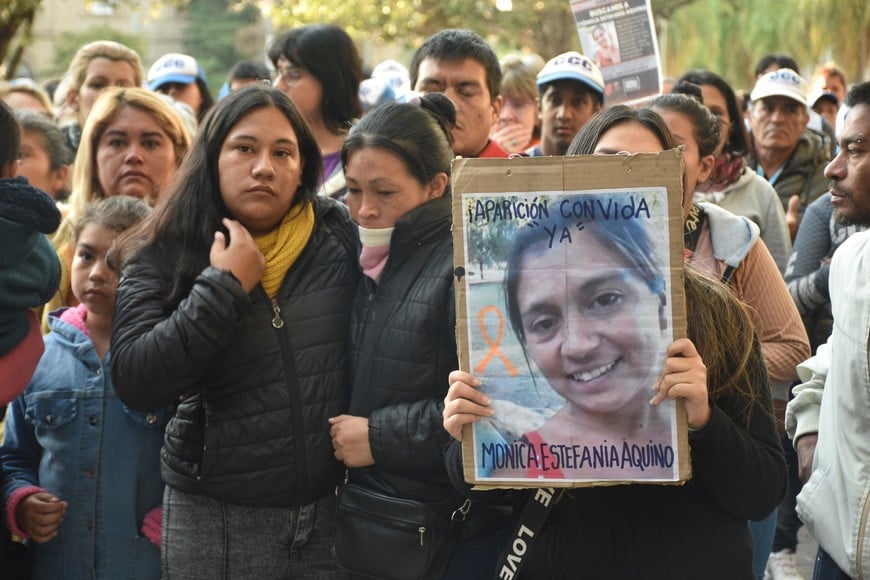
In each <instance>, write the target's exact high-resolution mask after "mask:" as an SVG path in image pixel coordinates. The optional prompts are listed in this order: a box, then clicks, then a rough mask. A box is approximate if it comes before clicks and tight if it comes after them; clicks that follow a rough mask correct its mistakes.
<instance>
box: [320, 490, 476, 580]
mask: <svg viewBox="0 0 870 580" xmlns="http://www.w3.org/2000/svg"><path fill="white" fill-rule="evenodd" d="M336 493H337V495H338V504H337V507H336V516H335V532H334V536H333V542H332V553H333V556H334V557H335V559H336V561H337V562H338V565H339V566H341V567H342V568H344V569H345V570H348V571H350V572H353V573H354V574H358V575H361V576H366V577H369V578H379V579H381V580H424V579H430V578H432V579H434V578H440V577H441V576H442V575H443V574H444V571H445V569H446V568H447V563H448V561H449V560H450V554H451V552H452V550H453V544H454V540H455V534H454V533H453V523H454V522H457V521H461V520H463V519H464V518H465V514H466V513H467V512H468V509H469V507H470V505H471V502H470V500H466V502H465V503H463V505H462V506H461V507H460V508H458V509H457V510H456V511H454V512H453V514H452V516H449V517H448V516H447V515H446V513H442V512H440V511H439V510H438V509H436V507H435V506H433V505H431V504H428V503H425V502H421V501H416V500H411V499H404V498H399V497H393V496H390V495H386V494H383V493H380V492H378V491H375V490H373V489H370V488H368V487H365V486H363V485H358V484H355V483H345V484H342V485H341V486H339V487H338V488H337V490H336Z"/></svg>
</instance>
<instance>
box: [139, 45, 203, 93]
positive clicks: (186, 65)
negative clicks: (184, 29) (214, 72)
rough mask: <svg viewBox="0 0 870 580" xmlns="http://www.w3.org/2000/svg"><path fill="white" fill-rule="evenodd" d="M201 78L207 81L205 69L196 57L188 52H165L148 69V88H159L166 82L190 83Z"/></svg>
mask: <svg viewBox="0 0 870 580" xmlns="http://www.w3.org/2000/svg"><path fill="white" fill-rule="evenodd" d="M197 78H199V79H201V80H202V81H203V82H205V71H203V70H202V67H200V66H199V65H198V64H197V62H196V59H195V58H193V57H192V56H188V55H186V54H179V53H176V52H170V53H169V54H164V55H163V56H161V57H160V58H158V59H157V61H156V62H155V63H154V64H152V65H151V68H150V69H148V88H149V89H151V90H152V91H155V90H157V89H158V88H160V87H161V86H162V85H165V84H166V83H181V84H185V85H187V84H190V83H192V82H194V81H196V79H197Z"/></svg>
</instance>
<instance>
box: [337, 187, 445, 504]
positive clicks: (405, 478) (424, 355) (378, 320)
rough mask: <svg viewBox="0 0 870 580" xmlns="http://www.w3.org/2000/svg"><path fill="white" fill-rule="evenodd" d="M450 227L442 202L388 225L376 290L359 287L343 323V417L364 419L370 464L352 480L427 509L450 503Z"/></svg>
mask: <svg viewBox="0 0 870 580" xmlns="http://www.w3.org/2000/svg"><path fill="white" fill-rule="evenodd" d="M451 221H452V220H451V214H450V196H449V194H445V195H444V196H442V197H440V198H437V199H435V200H433V201H430V202H428V203H426V204H424V205H422V206H420V207H418V208H416V209H414V210H412V211H411V212H409V213H408V214H407V215H405V216H404V217H402V218H401V219H400V220H399V221H398V222H397V223H396V229H395V231H394V232H393V237H392V240H391V243H390V257H389V259H388V260H387V264H386V266H385V267H384V271H383V273H382V274H381V277H380V280H379V283H378V284H375V283H374V282H373V281H372V280H371V279H369V278H367V277H363V279H362V280H361V281H360V285H359V289H358V291H357V295H356V298H355V300H354V305H353V314H352V322H351V339H350V341H351V402H350V414H351V415H357V416H364V417H368V418H369V443H370V444H371V448H372V455H373V456H374V459H375V466H374V467H370V468H365V469H356V470H353V471H352V473H351V479H352V480H354V481H360V482H363V483H365V484H367V485H369V486H370V487H374V488H376V489H379V490H381V491H385V492H387V493H390V494H393V495H398V496H402V497H406V498H412V499H420V500H427V501H433V500H445V499H447V498H449V497H450V496H451V486H450V482H449V480H448V478H447V472H446V470H445V467H444V460H443V449H444V446H445V445H446V443H447V440H448V439H449V437H450V436H449V435H448V434H447V432H446V431H445V430H444V428H443V427H442V424H441V422H442V417H441V409H442V407H443V400H444V395H445V394H446V393H447V387H448V386H449V385H448V384H447V375H449V374H450V371H452V370H455V369H456V368H458V364H459V363H458V360H457V356H456V338H455V334H454V327H455V319H456V314H455V311H454V306H453V238H452V233H451V230H450V227H451Z"/></svg>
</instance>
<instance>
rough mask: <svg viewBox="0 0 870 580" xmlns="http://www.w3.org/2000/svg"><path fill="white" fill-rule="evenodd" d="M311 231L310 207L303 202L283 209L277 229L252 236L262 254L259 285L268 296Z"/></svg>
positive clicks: (272, 296)
mask: <svg viewBox="0 0 870 580" xmlns="http://www.w3.org/2000/svg"><path fill="white" fill-rule="evenodd" d="M312 231H314V208H313V207H312V205H311V203H310V202H307V201H306V202H303V203H301V204H299V205H298V206H296V207H295V208H293V209H291V210H290V211H289V212H287V215H286V216H284V219H283V220H282V221H281V223H280V224H278V227H277V228H275V229H274V230H272V231H271V232H269V233H268V234H266V235H263V236H257V237H255V238H254V243H255V244H257V247H258V248H260V251H261V252H262V253H263V256H265V257H266V271H265V272H263V279H262V281H261V284H263V288H264V289H265V290H266V294H268V295H269V298H274V297H275V296H276V295H277V294H278V289H279V288H280V287H281V282H283V281H284V276H286V275H287V270H289V269H290V266H292V265H293V262H295V261H296V258H298V257H299V254H301V253H302V249H303V248H305V244H307V243H308V238H310V237H311V232H312Z"/></svg>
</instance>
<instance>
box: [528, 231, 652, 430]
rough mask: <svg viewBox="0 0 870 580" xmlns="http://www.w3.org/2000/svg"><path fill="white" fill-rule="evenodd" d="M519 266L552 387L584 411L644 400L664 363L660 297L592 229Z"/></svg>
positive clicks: (532, 341) (531, 326) (532, 339)
mask: <svg viewBox="0 0 870 580" xmlns="http://www.w3.org/2000/svg"><path fill="white" fill-rule="evenodd" d="M521 270H522V273H521V276H520V279H519V284H518V286H517V303H518V306H519V312H520V315H521V319H522V325H523V330H524V331H525V336H526V348H527V350H528V353H529V355H530V357H531V358H532V360H534V361H535V364H536V365H537V366H538V368H539V369H540V371H541V372H542V373H543V374H544V376H545V377H546V378H547V381H548V383H549V384H550V386H551V387H552V388H553V389H554V390H555V391H556V392H557V393H559V394H560V395H562V396H563V397H565V399H567V401H568V403H569V405H570V406H571V407H572V408H573V409H575V410H576V411H580V412H583V413H591V414H611V413H619V412H620V411H623V410H624V411H625V412H626V413H633V412H636V411H637V409H638V407H637V405H645V404H646V403H647V401H648V400H649V399H650V398H651V397H652V395H653V391H652V385H653V382H654V381H655V380H656V378H657V377H658V375H659V374H660V373H661V364H662V361H664V352H665V346H666V345H665V341H664V338H663V336H662V329H661V312H660V310H661V298H660V297H659V296H658V295H657V294H656V293H654V292H653V291H652V290H651V289H650V288H649V286H648V285H647V283H646V282H645V281H644V280H643V279H642V278H641V277H639V276H638V275H637V274H635V273H633V272H632V271H631V266H630V265H629V264H626V263H625V259H624V258H623V257H622V256H621V255H620V254H619V253H618V252H616V251H614V250H613V249H611V248H610V247H608V246H605V245H604V244H602V243H601V242H600V241H599V239H598V238H597V237H596V235H595V234H594V233H593V232H592V231H591V230H585V231H582V232H580V233H579V234H576V235H574V237H573V243H564V244H559V243H558V242H554V245H553V247H552V249H549V248H548V246H547V244H546V243H539V244H536V245H534V246H531V247H530V248H528V249H527V250H526V251H525V252H524V255H523V257H522V260H521Z"/></svg>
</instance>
